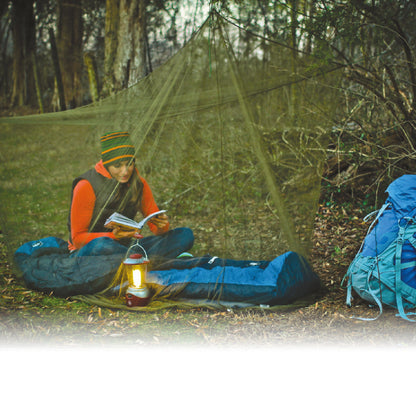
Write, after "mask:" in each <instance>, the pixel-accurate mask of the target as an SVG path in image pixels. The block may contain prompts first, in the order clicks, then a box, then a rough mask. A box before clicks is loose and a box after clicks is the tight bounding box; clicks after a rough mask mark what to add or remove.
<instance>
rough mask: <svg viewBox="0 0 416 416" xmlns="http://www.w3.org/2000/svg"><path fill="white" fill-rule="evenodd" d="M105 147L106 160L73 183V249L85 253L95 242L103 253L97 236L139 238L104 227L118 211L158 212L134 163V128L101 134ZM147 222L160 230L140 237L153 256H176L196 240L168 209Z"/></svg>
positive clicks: (124, 242)
mask: <svg viewBox="0 0 416 416" xmlns="http://www.w3.org/2000/svg"><path fill="white" fill-rule="evenodd" d="M101 150H102V151H101V157H102V159H101V160H100V161H99V162H98V163H97V164H96V165H95V168H94V169H90V170H89V171H87V172H85V173H84V174H83V175H81V176H79V177H78V178H76V179H75V180H74V182H73V184H72V199H71V208H70V213H69V219H68V220H69V221H68V228H69V232H70V239H69V242H68V248H69V250H70V251H72V252H74V253H75V252H77V253H78V254H80V255H81V253H82V255H86V254H88V251H89V250H91V249H92V247H93V250H94V251H95V252H94V255H96V254H98V253H96V251H97V250H98V251H99V250H100V244H99V242H97V241H96V240H97V239H99V238H102V237H107V238H110V239H111V240H112V241H113V242H117V243H120V244H122V245H123V246H126V245H129V243H130V242H131V239H132V238H133V237H137V233H136V232H135V231H123V230H121V229H120V228H118V227H116V228H114V229H113V230H111V231H110V230H108V229H106V228H105V227H104V223H105V220H106V219H107V218H108V217H109V216H110V215H111V214H113V213H114V212H118V213H120V214H122V215H125V216H126V217H129V218H132V219H133V218H134V217H135V216H136V214H137V213H138V212H141V213H142V214H143V216H148V215H149V214H151V213H153V212H156V211H159V208H158V207H157V205H156V202H155V200H154V198H153V194H152V191H151V189H150V187H149V185H148V183H147V182H146V180H145V179H144V178H142V177H141V176H140V175H139V172H138V170H137V167H136V165H135V150H134V146H133V144H132V142H131V141H130V137H129V133H128V132H125V131H116V132H111V133H107V134H105V135H104V136H102V137H101ZM148 224H149V228H150V230H151V231H152V232H153V234H155V235H154V236H150V237H145V238H143V239H141V240H140V245H141V246H143V247H144V249H145V250H146V252H147V254H148V256H149V257H162V258H176V257H177V256H178V255H180V254H181V253H183V252H186V251H188V250H190V248H191V247H192V245H193V241H194V236H193V232H192V230H191V229H189V228H184V227H183V228H176V229H173V230H169V220H168V217H167V215H166V214H159V215H158V216H156V217H153V218H152V219H151V220H150V221H149V222H148ZM92 242H93V243H92ZM104 246H106V247H107V248H108V247H111V244H110V245H108V241H107V243H105V244H104ZM115 247H117V246H115ZM110 249H111V248H110Z"/></svg>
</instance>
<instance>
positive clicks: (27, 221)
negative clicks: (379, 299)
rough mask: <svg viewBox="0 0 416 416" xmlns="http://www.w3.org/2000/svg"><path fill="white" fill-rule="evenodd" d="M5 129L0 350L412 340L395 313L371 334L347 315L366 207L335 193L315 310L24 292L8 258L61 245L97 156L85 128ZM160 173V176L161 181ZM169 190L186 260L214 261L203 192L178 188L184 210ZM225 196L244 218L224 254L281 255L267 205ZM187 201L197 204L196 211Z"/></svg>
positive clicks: (323, 229)
mask: <svg viewBox="0 0 416 416" xmlns="http://www.w3.org/2000/svg"><path fill="white" fill-rule="evenodd" d="M9 127H10V126H9ZM10 129H11V130H9V131H8V135H7V134H5V135H3V136H2V137H1V140H0V162H1V163H0V175H1V178H2V181H1V182H0V198H1V206H0V221H1V231H2V234H0V256H1V259H0V342H1V343H3V344H11V343H16V342H19V343H26V344H31V345H32V344H39V343H45V342H51V343H58V344H63V345H80V344H82V345H84V344H91V343H93V344H95V345H104V344H111V345H178V344H180V345H192V346H194V345H204V346H206V345H229V344H234V343H244V344H250V345H259V344H261V345H271V344H272V345H275V344H279V345H281V344H288V343H289V344H292V343H308V342H325V343H334V342H337V341H339V342H343V343H346V344H351V343H359V342H361V341H362V337H363V334H365V336H366V337H372V339H373V340H374V342H392V343H395V342H397V340H398V339H399V338H400V340H401V341H400V342H403V339H405V342H410V341H411V340H412V339H414V335H412V334H411V333H410V332H408V327H407V326H406V323H402V322H400V321H397V319H396V318H395V316H394V313H389V312H386V313H385V315H384V316H383V318H382V319H380V320H378V321H377V322H376V323H375V324H374V325H373V324H367V325H365V324H363V323H357V322H356V321H353V320H351V319H350V318H349V316H350V315H351V314H352V311H351V310H349V309H348V308H347V307H346V306H345V302H344V301H345V292H344V291H343V290H342V289H341V288H340V286H339V285H340V282H341V280H342V277H343V275H344V273H345V271H346V268H347V267H348V264H349V263H350V261H351V260H352V258H353V257H354V255H355V252H356V250H357V249H358V247H359V245H360V243H361V240H362V238H363V236H364V234H365V231H366V226H365V225H363V224H362V222H361V218H363V216H364V214H365V213H366V212H367V211H369V210H371V207H370V206H369V204H367V202H366V201H364V200H363V201H362V202H360V201H359V200H355V201H354V204H351V203H350V202H349V203H348V204H347V203H345V202H342V203H338V202H337V197H338V195H339V193H338V192H335V194H334V195H333V197H331V200H330V203H329V204H327V203H326V202H325V201H322V203H321V205H320V208H319V211H318V213H317V215H316V218H315V225H314V230H313V238H312V241H311V245H312V251H311V256H310V261H311V264H312V266H313V268H314V269H315V270H316V271H317V272H318V274H319V275H320V277H321V280H322V282H323V287H324V290H323V291H322V293H320V294H319V295H320V296H319V298H318V299H317V300H316V302H313V303H311V304H310V305H308V306H305V307H302V308H288V309H284V310H278V311H268V310H221V311H218V310H210V309H206V308H200V307H194V308H185V307H181V306H180V305H179V306H174V307H169V308H166V309H161V310H158V311H151V312H130V311H125V310H115V309H110V308H103V307H99V306H97V305H91V304H87V303H85V302H82V301H79V300H74V299H61V298H57V297H55V296H53V295H51V294H43V293H39V292H36V291H32V290H28V289H27V288H26V287H25V286H24V284H23V282H22V280H21V278H20V276H19V274H18V273H17V271H16V270H14V268H13V262H12V261H11V255H12V253H13V252H14V250H15V249H16V248H17V247H18V246H19V245H20V244H22V243H24V242H27V241H30V240H34V239H38V238H42V237H46V236H49V235H54V236H57V237H61V238H64V239H66V237H67V227H66V222H67V215H68V206H69V198H70V187H71V182H72V180H73V178H74V177H76V176H77V175H78V174H79V173H81V172H83V171H85V170H86V169H88V168H89V167H90V166H93V165H94V163H95V162H96V155H97V153H98V152H97V146H96V145H94V144H91V138H90V135H91V134H92V133H91V131H90V130H89V129H88V128H86V127H82V126H78V127H73V126H68V127H61V128H59V129H58V128H52V129H50V131H49V130H47V132H48V134H46V135H45V134H44V132H45V130H44V126H41V127H39V128H37V127H36V126H34V127H33V126H32V127H31V128H30V129H27V128H25V126H23V125H13V126H12V127H10ZM3 133H4V132H3ZM3 133H2V134H3ZM168 171H169V168H168V167H166V169H165V173H166V172H168ZM184 171H186V169H185V168H184ZM185 173H186V172H184V174H185ZM152 177H155V176H154V175H153V176H152ZM191 177H192V172H191V174H190V178H191ZM199 179H200V178H198V180H199ZM228 180H230V182H229V183H228V186H232V183H233V182H232V181H231V179H230V178H228V177H227V181H228ZM170 185H171V184H170V183H163V182H158V183H157V186H156V189H158V192H160V193H161V194H162V195H163V198H162V200H166V201H168V200H171V199H172V198H173V199H172V202H171V203H170V206H169V214H170V218H171V219H172V221H173V222H174V224H175V226H181V225H185V226H191V227H192V228H193V229H194V231H195V233H196V236H197V243H196V245H195V247H194V254H197V255H198V254H201V255H202V254H206V253H207V252H211V253H215V254H216V253H217V252H218V251H217V248H218V247H220V246H221V244H222V243H221V238H222V236H223V234H224V233H223V232H222V230H223V226H224V224H223V223H222V222H221V220H220V218H219V217H221V215H219V214H221V213H219V212H218V211H216V210H215V209H212V208H210V209H208V208H207V207H206V206H205V205H204V204H209V199H210V198H209V197H208V194H206V193H204V189H202V185H203V183H201V185H199V186H196V187H193V186H192V185H190V184H187V185H186V186H188V187H189V189H191V188H192V191H193V190H195V192H196V194H192V192H191V191H190V192H189V194H188V193H187V194H186V201H187V203H186V204H185V203H182V202H183V197H182V196H181V197H179V198H176V199H175V193H173V194H172V193H169V189H171V188H173V189H175V187H171V186H170ZM209 185H210V186H209V189H210V191H212V195H215V192H219V189H220V188H217V187H216V185H217V183H216V182H215V183H214V182H213V183H210V184H209ZM214 185H215V186H214ZM185 188H186V187H185ZM194 188H195V189H194ZM186 189H188V188H186ZM186 189H185V190H186ZM177 191H178V194H179V193H181V195H183V194H182V192H183V187H181V188H180V189H178V190H177ZM175 192H176V191H175ZM328 192H330V190H328ZM191 194H192V195H191ZM195 195H197V197H195ZM209 195H211V194H209ZM229 196H230V197H232V200H233V201H234V203H236V201H239V202H240V203H241V204H242V206H243V208H244V209H243V211H242V213H243V215H242V213H241V212H238V211H237V212H235V213H232V214H233V216H232V217H231V216H230V218H229V220H230V221H229V223H228V224H226V225H227V227H226V229H227V233H228V234H229V236H230V238H231V240H232V242H233V243H234V244H231V245H230V251H231V252H232V253H234V254H236V257H237V258H252V257H254V256H255V255H256V254H258V253H260V252H262V254H264V255H267V256H270V254H268V253H275V254H279V253H278V251H277V247H278V243H279V240H280V236H279V234H277V233H276V231H275V224H274V222H275V221H276V218H275V216H274V213H273V212H271V211H270V208H269V207H268V206H267V204H263V205H260V206H255V204H254V203H253V201H251V200H250V199H248V198H247V199H244V196H245V193H243V194H238V195H233V194H232V193H229ZM258 197H259V199H261V198H263V197H264V189H262V192H258ZM233 198H234V199H233ZM345 199H348V198H345V197H344V200H345ZM191 200H195V210H194V211H192V210H191V208H192V204H191V203H190V201H191ZM183 207H185V208H186V210H183V209H182V208H183ZM231 208H232V207H231ZM249 218H251V219H254V221H250V220H249ZM241 224H242V225H244V227H245V230H244V231H245V234H244V235H243V236H242V237H243V238H242V239H240V240H238V238H237V237H241V236H240V235H238V234H239V231H238V228H233V227H234V226H239V225H241ZM239 241H242V242H241V243H239ZM211 250H213V251H211ZM253 253H254V254H253ZM354 312H357V314H359V315H361V316H372V315H374V311H373V310H371V309H368V306H367V305H365V304H362V303H361V304H360V303H358V305H357V309H356V310H355V311H354ZM369 325H372V326H371V327H370V326H369ZM392 328H393V332H391V330H392ZM412 337H413V338H412Z"/></svg>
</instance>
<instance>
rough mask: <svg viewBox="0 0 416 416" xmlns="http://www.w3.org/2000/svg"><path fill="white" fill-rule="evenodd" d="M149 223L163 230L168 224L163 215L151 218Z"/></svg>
mask: <svg viewBox="0 0 416 416" xmlns="http://www.w3.org/2000/svg"><path fill="white" fill-rule="evenodd" d="M150 222H152V223H153V224H154V225H156V227H157V228H165V227H166V226H167V225H168V224H169V219H168V216H167V215H166V214H165V213H163V214H159V215H156V217H153V218H151V219H150Z"/></svg>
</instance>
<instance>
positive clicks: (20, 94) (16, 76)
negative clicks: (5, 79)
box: [11, 0, 36, 106]
mask: <svg viewBox="0 0 416 416" xmlns="http://www.w3.org/2000/svg"><path fill="white" fill-rule="evenodd" d="M12 36H13V46H14V47H13V87H12V95H11V105H12V106H22V105H35V103H36V93H35V82H34V77H33V64H32V62H33V61H32V53H33V51H35V18H34V15H33V2H31V1H27V0H13V2H12Z"/></svg>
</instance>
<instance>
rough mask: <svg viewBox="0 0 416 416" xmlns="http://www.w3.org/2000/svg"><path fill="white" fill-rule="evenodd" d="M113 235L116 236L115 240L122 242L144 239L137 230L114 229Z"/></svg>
mask: <svg viewBox="0 0 416 416" xmlns="http://www.w3.org/2000/svg"><path fill="white" fill-rule="evenodd" d="M113 234H114V238H115V239H116V240H120V239H122V238H133V237H134V238H142V236H141V235H140V233H139V232H138V231H136V230H129V231H126V230H122V229H121V228H120V227H117V226H116V227H114V228H113Z"/></svg>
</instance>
